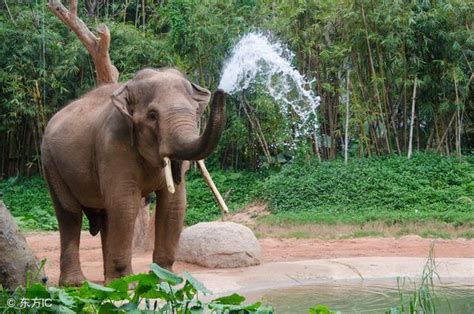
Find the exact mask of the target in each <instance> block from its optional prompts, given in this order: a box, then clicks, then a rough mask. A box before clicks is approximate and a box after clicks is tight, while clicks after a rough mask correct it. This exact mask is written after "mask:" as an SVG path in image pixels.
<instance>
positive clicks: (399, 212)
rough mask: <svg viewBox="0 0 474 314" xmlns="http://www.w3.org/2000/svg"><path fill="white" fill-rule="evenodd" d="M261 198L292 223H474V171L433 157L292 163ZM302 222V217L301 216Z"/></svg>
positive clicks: (468, 165) (468, 163)
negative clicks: (372, 221) (319, 221)
mask: <svg viewBox="0 0 474 314" xmlns="http://www.w3.org/2000/svg"><path fill="white" fill-rule="evenodd" d="M259 197H260V198H262V199H263V200H265V201H267V202H268V204H269V207H270V210H271V211H272V212H273V213H276V214H279V215H281V217H287V218H290V219H293V220H298V219H299V220H314V221H317V220H326V221H331V220H333V221H341V220H348V221H359V222H364V221H369V220H375V219H382V220H386V221H391V222H399V221H404V220H408V219H409V220H422V219H426V218H434V219H439V220H442V221H446V222H450V223H457V224H463V223H466V222H472V221H474V167H473V163H472V157H469V158H467V160H466V161H465V162H461V163H460V162H457V161H456V159H455V158H450V157H442V156H438V155H433V154H417V155H415V156H414V157H413V159H411V160H407V159H406V157H402V156H399V157H384V158H372V159H366V160H354V161H351V162H350V163H349V164H348V165H347V166H345V165H344V163H343V162H342V161H340V160H336V161H328V162H322V163H321V162H318V161H317V160H312V161H309V162H306V163H305V164H303V163H298V162H295V163H292V164H289V165H287V166H284V167H283V169H282V171H281V172H280V173H279V174H277V175H274V176H271V177H269V178H268V179H267V180H266V181H265V182H264V184H263V186H262V189H261V191H260V192H259ZM297 216H298V217H299V218H298V217H297Z"/></svg>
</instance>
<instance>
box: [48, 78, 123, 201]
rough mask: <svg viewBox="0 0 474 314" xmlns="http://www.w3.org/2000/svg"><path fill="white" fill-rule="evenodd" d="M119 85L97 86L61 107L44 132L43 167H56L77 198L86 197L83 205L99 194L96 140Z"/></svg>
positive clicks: (111, 106)
mask: <svg viewBox="0 0 474 314" xmlns="http://www.w3.org/2000/svg"><path fill="white" fill-rule="evenodd" d="M118 86H119V85H118V84H110V85H105V86H103V87H100V88H97V89H95V90H93V91H92V92H90V93H87V94H86V95H84V96H83V97H81V98H79V99H77V100H75V101H73V102H72V103H70V104H69V105H67V106H65V107H64V108H62V109H61V110H60V111H58V112H57V113H56V114H55V115H54V116H53V117H52V118H51V120H50V121H49V122H48V125H47V127H46V130H45V133H44V136H43V143H42V145H41V151H42V156H43V165H44V167H45V168H47V167H54V168H55V169H56V170H57V172H58V173H59V175H60V176H61V177H62V179H63V180H64V181H65V183H66V184H67V185H68V186H69V188H70V190H71V191H72V192H73V193H74V194H77V195H76V197H77V198H78V200H81V199H82V198H85V199H83V202H81V203H82V205H84V206H86V205H88V203H89V201H88V200H87V199H86V198H90V199H91V200H95V199H98V198H99V197H100V194H97V192H98V180H97V174H96V168H97V167H96V164H95V163H96V162H95V141H96V140H97V138H99V137H100V134H97V132H100V129H101V126H102V124H103V122H104V121H105V120H106V118H107V116H108V115H109V114H110V112H111V110H115V109H114V107H113V105H112V104H111V103H110V95H111V94H112V93H113V91H114V90H115V89H117V88H118ZM75 192H77V193H75ZM81 195H82V196H81ZM87 195H88V196H89V197H86V196H87ZM93 203H95V201H94V202H93Z"/></svg>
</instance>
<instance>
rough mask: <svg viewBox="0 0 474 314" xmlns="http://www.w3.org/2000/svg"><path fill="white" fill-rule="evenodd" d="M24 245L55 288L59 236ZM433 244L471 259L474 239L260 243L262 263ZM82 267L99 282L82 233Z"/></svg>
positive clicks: (405, 252)
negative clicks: (42, 265)
mask: <svg viewBox="0 0 474 314" xmlns="http://www.w3.org/2000/svg"><path fill="white" fill-rule="evenodd" d="M26 238H27V241H28V243H29V245H30V246H31V248H32V249H33V251H34V252H35V254H36V256H37V257H38V258H39V259H43V258H46V259H47V263H46V273H47V275H48V276H49V282H50V283H52V284H55V283H57V282H58V277H59V233H58V232H41V233H30V234H27V235H26ZM433 241H434V242H435V256H436V257H470V258H473V257H474V239H471V240H466V239H456V240H433V239H423V238H421V237H419V236H404V237H401V238H398V239H396V238H391V237H388V238H358V239H346V240H318V239H295V238H293V239H278V238H263V239H260V240H259V242H260V246H261V250H262V263H270V262H279V261H300V260H311V259H327V258H338V257H374V256H376V257H389V256H390V257H394V256H400V257H427V256H428V254H429V250H430V245H431V243H432V242H433ZM80 254H81V264H82V268H83V271H84V274H85V275H86V277H87V278H88V279H89V280H92V281H96V282H102V281H103V268H102V252H101V244H100V237H99V236H96V237H92V236H91V235H90V234H89V233H87V232H83V233H82V237H81V251H80ZM151 256H152V252H151V251H149V252H136V253H134V256H133V269H134V272H136V273H138V272H144V271H147V270H148V269H149V264H150V263H151V259H152V257H151ZM174 270H175V271H176V272H178V273H180V272H181V271H183V270H188V271H191V272H193V271H204V270H206V268H204V267H201V266H197V265H192V264H187V263H181V262H178V263H176V264H175V267H174Z"/></svg>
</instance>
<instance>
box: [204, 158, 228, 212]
mask: <svg viewBox="0 0 474 314" xmlns="http://www.w3.org/2000/svg"><path fill="white" fill-rule="evenodd" d="M197 164H198V168H199V170H200V171H201V173H202V176H203V177H204V181H206V183H207V185H208V186H209V188H210V189H211V191H212V194H214V197H215V198H216V201H217V203H218V204H219V207H220V209H221V212H222V214H228V213H229V208H228V207H227V205H226V204H225V201H224V199H223V198H222V196H221V193H219V190H217V187H216V185H215V184H214V181H212V178H211V175H210V174H209V171H207V168H206V165H205V164H204V160H198V162H197Z"/></svg>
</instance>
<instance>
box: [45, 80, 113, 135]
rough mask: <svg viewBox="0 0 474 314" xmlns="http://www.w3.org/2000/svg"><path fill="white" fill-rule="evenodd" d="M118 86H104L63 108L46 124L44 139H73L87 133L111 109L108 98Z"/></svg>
mask: <svg viewBox="0 0 474 314" xmlns="http://www.w3.org/2000/svg"><path fill="white" fill-rule="evenodd" d="M119 86H120V85H119V84H108V85H104V86H102V87H99V88H96V89H95V90H93V91H91V92H89V93H87V94H85V95H84V96H82V97H81V98H79V99H77V100H75V101H73V102H71V103H70V104H68V105H67V106H65V107H63V108H62V109H61V110H59V111H58V112H57V113H56V114H54V115H53V117H52V118H51V119H50V121H49V122H48V125H47V127H46V130H45V138H46V139H49V138H50V137H51V136H53V137H54V136H69V137H74V135H75V134H76V135H77V134H81V133H82V131H85V132H88V131H90V130H91V127H94V125H96V124H100V122H101V121H100V120H101V119H105V117H106V115H107V112H110V111H111V110H112V109H113V106H112V105H111V100H110V96H111V95H112V93H113V92H114V91H115V90H116V89H117V88H118V87H119Z"/></svg>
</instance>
